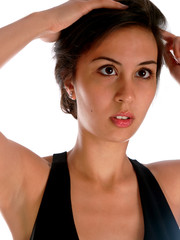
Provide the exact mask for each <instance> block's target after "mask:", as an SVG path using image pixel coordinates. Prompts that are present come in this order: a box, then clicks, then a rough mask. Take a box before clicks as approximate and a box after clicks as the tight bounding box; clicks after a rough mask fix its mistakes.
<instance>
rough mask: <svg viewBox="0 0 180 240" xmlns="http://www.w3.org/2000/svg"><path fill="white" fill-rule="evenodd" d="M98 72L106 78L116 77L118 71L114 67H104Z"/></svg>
mask: <svg viewBox="0 0 180 240" xmlns="http://www.w3.org/2000/svg"><path fill="white" fill-rule="evenodd" d="M98 72H100V73H101V74H103V75H106V76H114V75H116V70H115V69H114V67H113V66H104V67H101V68H99V70H98Z"/></svg>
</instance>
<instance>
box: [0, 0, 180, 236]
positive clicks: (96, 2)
mask: <svg viewBox="0 0 180 240" xmlns="http://www.w3.org/2000/svg"><path fill="white" fill-rule="evenodd" d="M98 7H109V8H119V9H121V8H122V6H121V5H119V3H116V2H115V1H111V0H103V1H102V0H101V1H100V0H89V1H82V0H81V1H78V0H77V1H74V0H72V1H68V2H67V3H65V4H63V5H61V6H58V7H56V8H53V9H49V10H46V11H43V12H39V13H36V14H31V15H29V16H27V17H26V18H24V19H21V20H19V21H18V22H16V23H13V24H11V25H9V26H7V27H4V28H2V29H0V35H1V38H0V46H3V48H2V49H1V54H0V55H1V56H0V66H3V64H5V63H6V61H7V60H8V59H10V58H11V57H12V56H13V55H14V54H16V53H17V52H18V51H19V50H21V49H22V48H23V47H24V46H25V45H27V44H28V43H29V42H30V41H32V40H33V39H35V38H43V39H44V38H45V39H46V40H48V41H54V40H56V39H57V36H58V35H59V31H61V30H62V29H63V28H65V27H67V26H69V25H71V24H72V23H73V22H74V21H76V20H77V19H78V18H80V17H81V16H82V15H84V14H86V13H87V12H88V11H90V10H91V9H93V8H98ZM69 13H71V14H69ZM15 33H16V34H15ZM12 36H13V37H12ZM125 36H126V37H125ZM163 36H164V39H165V40H166V41H167V45H166V48H165V59H166V63H167V65H168V67H169V69H170V72H171V73H173V76H174V78H175V79H176V80H177V81H180V75H179V64H178V62H177V61H173V59H174V58H173V57H172V55H171V54H170V50H171V49H172V50H173V51H174V54H175V56H176V59H178V58H179V57H180V41H179V39H180V38H178V37H176V36H174V35H172V34H170V33H167V32H163ZM9 39H13V41H8V40H9ZM127 39H128V41H127ZM120 41H121V44H119V42H120ZM117 42H118V44H117ZM112 43H113V47H112ZM134 43H136V44H134ZM107 46H108V47H107ZM122 46H123V48H122ZM125 50H126V51H125ZM150 50H151V51H150ZM105 53H106V57H110V58H112V59H115V60H116V61H117V62H120V63H121V65H119V64H117V63H116V64H115V63H114V62H113V63H112V61H109V60H108V61H107V60H102V59H101V60H96V61H93V63H92V60H93V59H94V58H97V57H100V56H102V54H103V56H104V54H105ZM135 56H136V57H135ZM149 60H153V61H156V60H157V47H156V44H155V40H154V38H153V36H152V34H151V33H150V32H148V31H147V30H145V29H142V28H140V27H136V28H130V29H126V28H125V29H122V30H119V31H118V32H116V34H115V33H113V34H112V35H109V36H108V37H107V38H106V39H105V40H104V41H103V42H102V43H101V44H100V45H98V46H96V47H95V48H92V49H91V51H89V52H88V53H86V54H84V55H82V57H81V59H80V60H79V62H78V66H77V74H76V81H75V82H71V80H69V81H67V83H66V86H67V90H68V91H69V92H70V91H73V96H72V97H73V98H74V99H75V98H76V99H77V102H78V122H79V133H78V137H77V142H76V145H75V147H74V148H73V149H72V151H70V152H69V153H68V166H69V171H70V178H71V201H72V208H73V215H74V219H75V224H76V228H77V232H78V235H79V237H80V239H82V240H83V239H86V240H91V239H93V240H96V239H98V240H101V239H103V240H104V239H111V240H116V239H122V240H125V239H126V240H128V239H138V240H140V239H143V235H144V228H143V215H142V208H141V204H140V199H139V191H138V185H137V180H136V176H135V173H134V171H133V169H132V166H131V164H130V162H129V161H128V160H127V156H126V148H127V144H128V140H129V138H130V137H131V136H132V135H133V134H134V132H135V131H136V130H137V129H138V127H139V125H140V124H141V122H142V121H143V119H144V116H145V114H146V112H147V110H148V108H149V105H150V104H151V101H152V100H153V97H154V94H155V91H156V78H155V75H153V76H152V77H151V78H150V79H148V80H147V79H146V80H144V79H141V78H139V77H137V75H136V74H137V73H138V71H139V69H141V68H144V67H146V68H147V67H148V68H150V70H151V71H152V72H154V71H155V70H156V64H148V65H144V64H143V65H141V66H139V64H141V63H142V62H144V61H149ZM85 63H86V68H85ZM104 64H108V65H109V64H110V65H113V66H114V67H115V68H116V74H115V75H113V76H110V77H107V76H103V75H102V72H101V74H100V72H99V68H100V67H102V65H104ZM101 71H102V69H101ZM103 72H104V69H103ZM142 99H143V101H142ZM137 106H138V107H137ZM122 110H123V111H124V110H125V111H127V110H128V111H130V112H132V113H133V114H134V116H135V119H134V121H133V124H132V125H131V126H130V127H129V128H127V129H119V128H117V126H114V125H113V123H112V122H111V121H110V119H109V118H110V117H111V116H112V115H113V114H116V113H117V112H119V111H122ZM51 162H52V156H50V157H47V158H41V157H39V156H37V155H36V154H34V153H33V152H31V151H30V150H28V149H26V148H24V147H23V146H21V145H19V144H17V143H15V142H13V141H11V140H9V139H7V138H6V137H5V136H4V135H3V134H1V133H0V210H1V212H2V213H3V215H4V217H5V220H6V221H7V223H8V225H9V227H10V230H11V232H12V235H13V238H14V239H15V240H27V239H29V238H30V235H31V232H32V228H33V225H34V221H35V219H36V216H37V213H38V209H39V206H40V203H41V200H42V196H43V192H44V189H45V185H46V182H47V179H48V174H49V171H50V164H51ZM147 167H148V168H149V169H150V170H151V171H152V173H153V174H154V175H155V177H156V178H157V180H158V182H159V184H160V186H161V188H162V189H163V191H164V194H165V196H166V198H167V200H168V202H169V204H170V207H171V209H172V211H173V214H174V216H175V218H176V220H177V222H178V223H179V225H180V210H179V209H180V207H179V206H180V176H179V172H180V161H179V160H178V161H166V162H158V163H152V164H149V165H147ZM7 176H8V177H7ZM172 186H173V187H172ZM89 196H91V198H90V197H89ZM119 199H121V201H119ZM88 209H92V211H91V212H89V211H88ZM120 230H121V231H120Z"/></svg>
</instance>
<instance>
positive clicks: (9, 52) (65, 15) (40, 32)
mask: <svg viewBox="0 0 180 240" xmlns="http://www.w3.org/2000/svg"><path fill="white" fill-rule="evenodd" d="M96 8H116V9H125V8H127V6H125V5H123V4H121V3H119V2H117V1H116V0H69V1H68V2H66V3H64V4H62V5H60V6H57V7H54V8H51V9H48V10H45V11H41V12H37V13H33V14H30V15H29V16H27V17H25V18H22V19H20V20H19V21H17V22H14V23H12V24H10V25H8V26H5V27H3V28H1V29H0V67H2V66H3V65H4V64H5V63H6V62H7V61H8V60H9V59H11V58H12V57H13V56H14V55H15V54H16V53H18V52H19V51H20V50H21V49H22V48H24V47H25V46H26V45H27V44H28V43H30V42H31V41H32V40H33V39H36V38H41V39H43V40H45V41H48V42H52V41H56V39H57V38H58V36H59V32H60V31H61V30H63V29H64V28H66V27H68V26H70V25H71V24H73V23H74V22H75V21H76V20H78V19H79V18H80V17H82V16H83V15H85V14H87V13H88V12H89V11H91V10H93V9H96Z"/></svg>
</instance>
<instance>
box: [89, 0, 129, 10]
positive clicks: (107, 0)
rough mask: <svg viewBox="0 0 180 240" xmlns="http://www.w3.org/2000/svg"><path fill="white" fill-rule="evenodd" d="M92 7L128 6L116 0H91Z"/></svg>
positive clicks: (115, 7)
mask: <svg viewBox="0 0 180 240" xmlns="http://www.w3.org/2000/svg"><path fill="white" fill-rule="evenodd" d="M92 8H93V9H94V8H112V9H113V8H114V9H127V8H128V6H127V5H124V4H122V3H120V2H119V1H117V0H94V1H92Z"/></svg>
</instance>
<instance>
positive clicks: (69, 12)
mask: <svg viewBox="0 0 180 240" xmlns="http://www.w3.org/2000/svg"><path fill="white" fill-rule="evenodd" d="M97 8H112V9H126V8H127V6H126V5H124V4H121V3H119V2H117V1H116V0H69V1H68V2H66V3H64V4H62V5H60V6H57V7H54V8H51V9H48V10H46V11H44V13H45V17H47V18H48V19H49V23H50V28H49V31H47V32H45V33H43V34H42V35H41V36H40V38H41V39H43V40H44V41H48V42H53V41H56V40H57V38H58V36H59V32H60V31H61V30H63V29H65V28H67V27H68V26H70V25H72V24H73V23H74V22H76V21H77V20H78V19H79V18H81V17H82V16H83V15H85V14H87V13H88V12H90V11H91V10H93V9H97Z"/></svg>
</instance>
